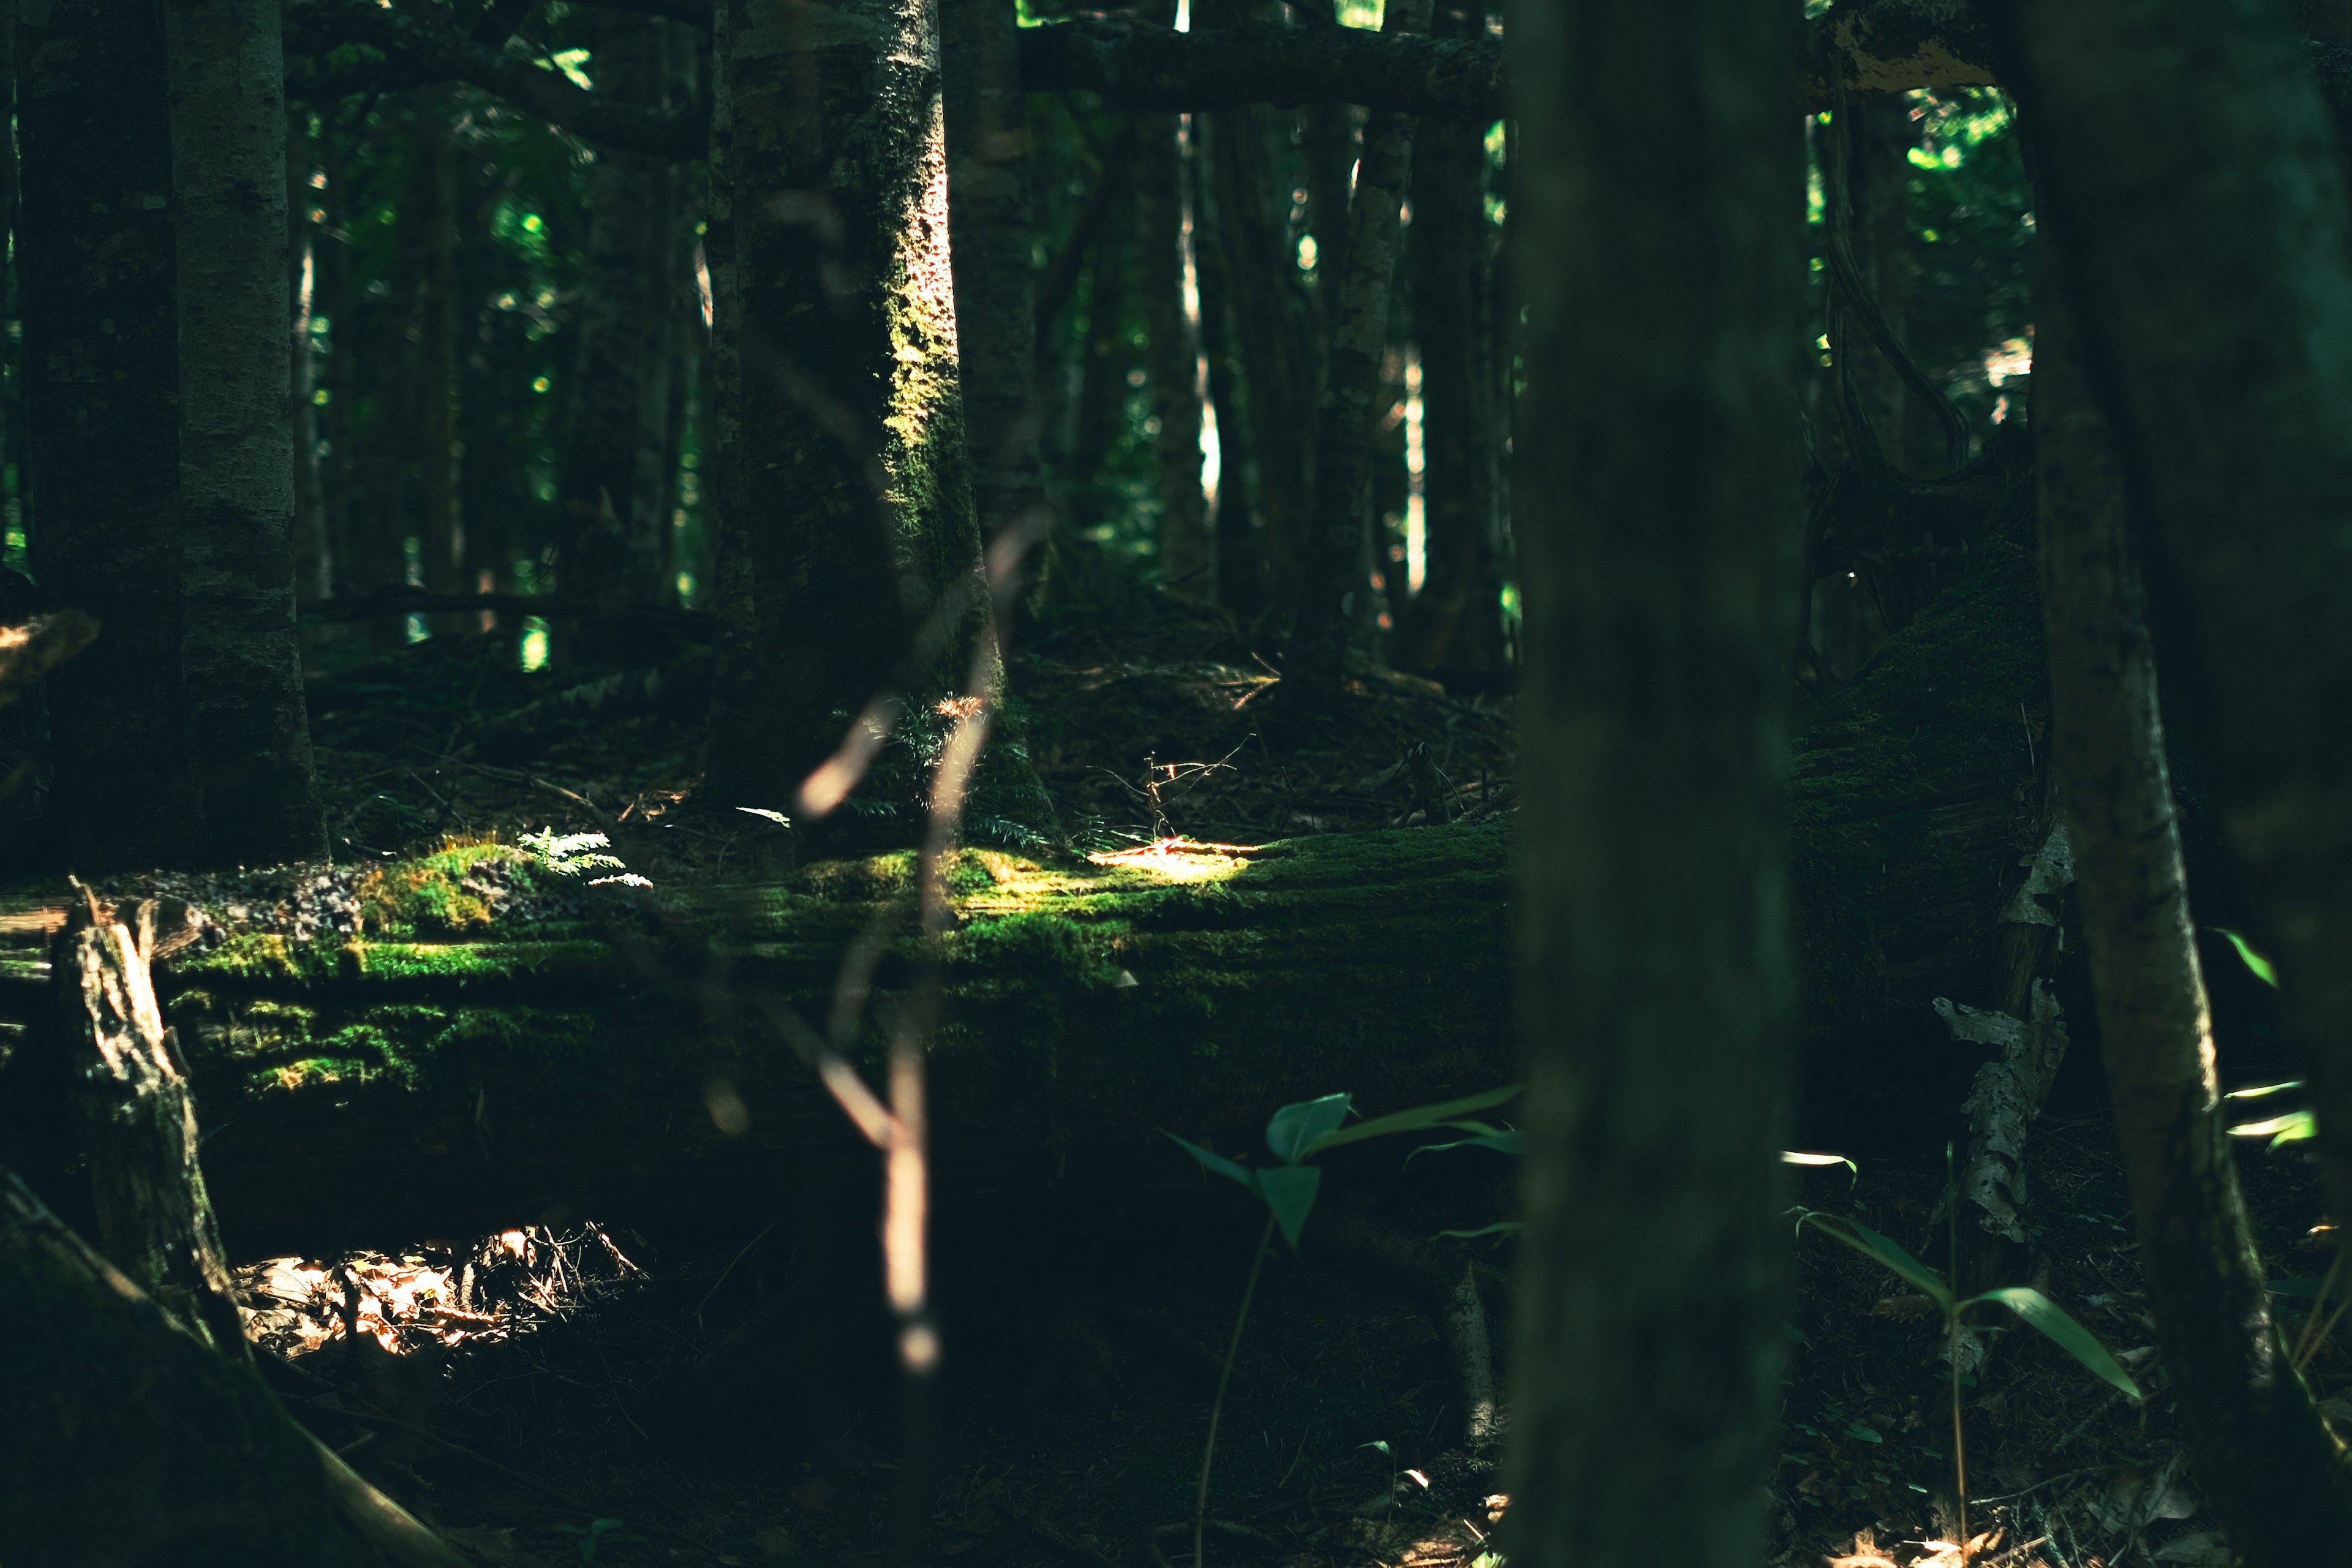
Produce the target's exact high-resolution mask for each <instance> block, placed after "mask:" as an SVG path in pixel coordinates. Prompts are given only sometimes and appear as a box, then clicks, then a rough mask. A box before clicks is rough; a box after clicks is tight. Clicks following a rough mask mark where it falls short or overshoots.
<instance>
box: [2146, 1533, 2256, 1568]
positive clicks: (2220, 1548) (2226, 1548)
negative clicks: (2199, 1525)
mask: <svg viewBox="0 0 2352 1568" xmlns="http://www.w3.org/2000/svg"><path fill="white" fill-rule="evenodd" d="M2156 1560H2157V1561H2158V1563H2179V1564H2180V1565H2181V1568H2230V1565H2231V1563H2235V1562H2237V1560H2238V1554H2237V1553H2236V1552H2232V1551H2231V1550H2230V1543H2229V1542H2226V1541H2224V1540H2222V1539H2221V1532H2220V1531H2211V1530H2200V1531H2198V1532H2197V1533H2196V1534H2194V1535H2184V1536H2182V1537H2181V1538H2180V1539H2179V1540H2178V1541H2173V1542H2166V1543H2165V1544H2164V1545H2162V1546H2160V1547H2158V1548H2157V1552H2156Z"/></svg>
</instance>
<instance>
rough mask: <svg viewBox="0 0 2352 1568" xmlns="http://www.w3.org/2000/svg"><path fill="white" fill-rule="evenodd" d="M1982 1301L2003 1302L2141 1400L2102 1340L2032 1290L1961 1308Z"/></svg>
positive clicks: (2013, 1290)
mask: <svg viewBox="0 0 2352 1568" xmlns="http://www.w3.org/2000/svg"><path fill="white" fill-rule="evenodd" d="M1979 1301H1998V1302H2000V1304H2001V1305H2002V1306H2004V1307H2007V1308H2008V1309H2009V1310H2011V1311H2012V1312H2015V1313H2016V1314H2017V1315H2018V1316H2019V1317H2021V1318H2022V1319H2024V1320H2025V1321H2027V1322H2029V1323H2031V1324H2032V1325H2033V1326H2034V1327H2035V1328H2037V1329H2040V1330H2041V1331H2042V1332H2043V1333H2045V1334H2047V1335H2049V1336H2050V1338H2051V1340H2052V1341H2053V1342H2055V1343H2056V1344H2057V1346H2058V1348H2059V1349H2060V1350H2063V1351H2064V1352H2066V1353H2067V1354H2068V1355H2071V1356H2073V1357H2074V1359H2075V1360H2076V1361H2078V1362H2081V1363H2083V1364H2084V1366H2086V1367H2088V1368H2090V1369H2091V1371H2093V1372H2095V1373H2098V1374H2099V1375H2100V1376H2101V1377H2104V1378H2105V1379H2106V1380H2107V1381H2108V1382H2109V1383H2112V1384H2115V1385H2116V1387H2117V1388H2120V1389H2122V1390H2123V1391H2124V1392H2125V1393H2126V1394H2129V1395H2130V1396H2131V1397H2132V1399H2133V1400H2134V1401H2135V1402H2137V1400H2138V1399H2139V1398H2140V1392H2139V1384H2137V1383H2134V1382H2133V1381H2132V1378H2131V1373H2127V1372H2126V1371H2125V1370H2124V1368H2123V1363H2121V1362H2119V1361H2117V1360H2116V1358H2115V1357H2114V1356H2112V1355H2110V1354H2108V1353H2107V1347H2106V1346H2105V1345H2103V1344H2101V1343H2100V1342H2099V1336H2098V1335H2096V1334H2095V1333H2093V1332H2091V1331H2090V1330H2088V1329H2086V1328H2084V1326H2083V1325H2082V1324H2080V1323H2078V1322H2076V1321H2074V1317H2073V1315H2072V1314H2070V1313H2069V1312H2068V1311H2067V1310H2066V1309H2065V1308H2063V1307H2061V1306H2060V1305H2059V1304H2058V1303H2057V1302H2055V1301H2053V1300H2051V1299H2050V1298H2049V1297H2047V1296H2044V1295H2043V1294H2042V1292H2041V1291H2039V1290H2036V1289H2033V1288H2032V1286H2030V1285H2007V1286H2003V1287H2002V1288H2001V1289H1998V1290H1988V1291H1986V1292H1985V1293H1984V1294H1983V1295H1981V1296H1971V1297H1969V1300H1967V1301H1964V1302H1962V1303H1961V1305H1963V1306H1972V1305H1974V1304H1975V1303H1977V1302H1979Z"/></svg>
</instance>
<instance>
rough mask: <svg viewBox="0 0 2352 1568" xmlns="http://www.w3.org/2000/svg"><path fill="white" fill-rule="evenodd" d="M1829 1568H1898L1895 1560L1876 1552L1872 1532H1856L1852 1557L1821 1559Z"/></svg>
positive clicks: (1874, 1534)
mask: <svg viewBox="0 0 2352 1568" xmlns="http://www.w3.org/2000/svg"><path fill="white" fill-rule="evenodd" d="M1823 1561H1824V1562H1826V1563H1828V1564H1829V1568H1898V1564H1897V1563H1895V1560H1894V1559H1893V1558H1891V1557H1889V1556H1887V1555H1886V1554H1885V1552H1881V1551H1879V1550H1878V1536H1877V1533H1876V1532H1875V1531H1868V1530H1864V1531H1856V1532H1855V1534H1854V1538H1853V1556H1851V1557H1830V1558H1825V1559H1823Z"/></svg>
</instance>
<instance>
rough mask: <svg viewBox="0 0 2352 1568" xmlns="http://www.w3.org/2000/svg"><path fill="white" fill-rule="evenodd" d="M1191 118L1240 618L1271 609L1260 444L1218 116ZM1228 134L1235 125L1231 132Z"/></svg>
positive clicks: (1226, 540)
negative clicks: (1232, 266)
mask: <svg viewBox="0 0 2352 1568" xmlns="http://www.w3.org/2000/svg"><path fill="white" fill-rule="evenodd" d="M1229 129H1230V128H1229ZM1226 133H1228V132H1220V131H1219V130H1218V129H1217V125H1216V117H1215V116H1214V115H1208V114H1196V115H1193V116H1192V142H1193V157H1192V214H1193V221H1194V222H1195V224H1196V225H1197V226H1198V227H1197V232H1196V235H1195V239H1196V241H1197V243H1195V245H1194V246H1193V247H1192V256H1193V260H1194V262H1195V264H1196V265H1197V266H1198V268H1199V269H1200V275H1201V348H1202V352H1203V353H1205V354H1206V355H1207V357H1208V362H1209V399H1210V405H1211V407H1212V409H1213V411H1214V413H1215V415H1216V420H1217V506H1216V517H1215V527H1216V538H1215V540H1214V541H1213V546H1214V552H1215V555H1216V574H1217V589H1216V598H1217V603H1218V604H1219V605H1223V606H1224V607H1225V608H1227V609H1229V610H1232V611H1234V613H1235V614H1236V615H1241V616H1253V615H1256V614H1258V613H1259V612H1261V611H1262V610H1263V609H1264V608H1265V602H1266V601H1265V591H1266V590H1265V584H1266V581H1267V577H1266V563H1265V528H1264V526H1263V524H1264V521H1265V514H1264V510H1263V509H1262V508H1261V507H1260V506H1259V504H1258V500H1257V496H1258V485H1257V444H1256V437H1255V433H1254V432H1253V430H1252V428H1251V425H1250V420H1249V418H1248V410H1249V397H1248V392H1247V389H1246V387H1245V386H1244V376H1245V374H1246V373H1245V372H1244V369H1243V367H1242V353H1241V335H1242V334H1241V328H1240V324H1239V321H1238V319H1237V318H1236V317H1235V315H1234V302H1233V301H1234V287H1233V280H1232V279H1231V278H1230V277H1229V276H1228V274H1227V271H1226V266H1227V254H1228V246H1227V241H1226V237H1225V219H1224V216H1223V208H1222V207H1221V206H1220V205H1218V201H1217V191H1216V184H1217V182H1216V170H1217V167H1218V162H1217V154H1216V139H1217V138H1218V137H1219V136H1220V135H1223V134H1226Z"/></svg>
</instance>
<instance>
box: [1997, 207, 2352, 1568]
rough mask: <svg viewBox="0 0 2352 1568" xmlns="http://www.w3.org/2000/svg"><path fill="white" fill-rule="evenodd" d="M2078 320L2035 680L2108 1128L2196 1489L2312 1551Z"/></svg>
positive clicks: (2039, 331)
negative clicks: (2094, 1011)
mask: <svg viewBox="0 0 2352 1568" xmlns="http://www.w3.org/2000/svg"><path fill="white" fill-rule="evenodd" d="M2044 236H2045V237H2044V243H2045V245H2047V244H2048V243H2049V239H2050V231H2049V230H2046V229H2045V231H2044ZM2050 281H2051V283H2053V285H2054V284H2055V283H2056V281H2057V280H2056V279H2055V278H2052V279H2050ZM2076 333H2077V329H2076V326H2075V321H2074V309H2073V307H2072V305H2071V304H2070V303H2069V301H2068V300H2066V299H2065V297H2064V294H2063V289H2060V288H2057V287H2050V288H2045V289H2043V290H2042V299H2041V302H2040V306H2039V308H2038V310H2037V311H2036V320H2035V323H2034V344H2033V427H2034V440H2035V446H2036V451H2037V461H2038V466H2039V468H2040V470H2041V489H2042V579H2043V584H2044V592H2043V603H2044V609H2045V615H2046V617H2047V620H2048V624H2049V628H2050V694H2051V703H2052V708H2053V717H2054V719H2055V733H2054V740H2055V743H2056V746H2057V752H2058V768H2059V773H2060V777H2061V779H2062V781H2063V785H2064V790H2065V795H2066V801H2067V818H2068V822H2069V825H2070V826H2071V829H2072V835H2071V836H2072V839H2073V842H2074V864H2075V868H2076V873H2077V876H2078V878H2079V896H2080V900H2081V903H2082V909H2083V918H2084V926H2085V928H2086V931H2087V933H2088V935H2089V938H2090V950H2091V952H2090V956H2091V983H2092V986H2093V988H2094V991H2095V994H2096V996H2097V999H2098V1008H2099V1024H2100V1028H2101V1031H2102V1033H2103V1035H2104V1037H2105V1053H2106V1069H2107V1086H2108V1091H2109V1094H2110V1096H2111V1097H2112V1100H2113V1103H2114V1106H2115V1119H2116V1142H2118V1143H2120V1144H2121V1145H2122V1147H2123V1155H2124V1169H2125V1173H2126V1176H2127V1178H2128V1179H2129V1181H2130V1184H2131V1193H2132V1207H2133V1210H2134V1213H2135V1216H2136V1218H2137V1222H2138V1232H2139V1243H2140V1257H2141V1260H2142V1263H2143V1265H2144V1266H2145V1268H2147V1279H2148V1290H2149V1294H2150V1296H2151V1297H2152V1299H2153V1300H2154V1303H2155V1306H2156V1318H2157V1329H2158V1337H2159V1338H2160V1339H2161V1341H2162V1342H2163V1348H2164V1363H2165V1367H2166V1370H2167V1371H2168V1372H2169V1373H2170V1374H2171V1378H2172V1384H2173V1386H2174V1387H2175V1388H2176V1389H2178V1390H2179V1397H2180V1401H2181V1405H2182V1415H2183V1417H2184V1420H2183V1423H2182V1430H2183V1432H2184V1433H2185V1434H2186V1437H2187V1442H2188V1446H2189V1458H2190V1464H2191V1467H2192V1469H2193V1472H2194V1474H2195V1475H2196V1478H2197V1481H2198V1489H2199V1491H2200V1495H2201V1496H2203V1497H2204V1498H2205V1500H2207V1501H2208V1503H2209V1504H2210V1506H2211V1507H2212V1509H2213V1510H2214V1512H2215V1514H2216V1516H2217V1517H2218V1518H2219V1519H2220V1520H2221V1522H2222V1524H2223V1525H2224V1526H2225V1527H2226V1528H2227V1530H2228V1531H2229V1534H2230V1541H2231V1545H2233V1546H2235V1547H2236V1548H2237V1549H2238V1551H2239V1552H2241V1553H2242V1554H2243V1556H2244V1557H2245V1560H2246V1561H2247V1563H2250V1564H2252V1565H2253V1568H2270V1565H2272V1564H2286V1563H2309V1562H2314V1561H2317V1560H2319V1559H2322V1558H2325V1557H2326V1556H2328V1555H2329V1554H2330V1553H2331V1552H2335V1551H2336V1550H2339V1549H2340V1544H2341V1542H2343V1541H2344V1540H2345V1538H2346V1535H2347V1531H2352V1468H2347V1463H2346V1460H2345V1457H2344V1454H2343V1452H2342V1449H2341V1447H2339V1445H2338V1444H2337V1443H2336V1440H2335V1438H2334V1437H2332V1436H2330V1435H2329V1433H2328V1430H2327V1427H2326V1425H2325V1424H2324V1423H2323V1422H2322V1421H2321V1419H2320V1417H2319V1415H2318V1413H2317V1412H2316V1411H2315V1410H2314V1409H2313V1408H2312V1405H2311V1398H2310V1394H2309V1393H2308V1392H2307V1391H2306V1390H2305V1386H2304V1383H2303V1380H2302V1378H2300V1377H2299V1376H2297V1375H2296V1374H2295V1373H2294V1369H2293V1367H2292V1366H2291V1364H2290V1363H2289V1362H2288V1359H2287V1353H2286V1351H2285V1349H2284V1346H2283V1345H2281V1343H2280V1342H2279V1338H2278V1334H2277V1331H2276V1329H2275V1328H2274V1327H2273V1323H2272V1321H2271V1313H2270V1297H2269V1293H2268V1290H2267V1288H2266V1282H2265V1279H2264V1277H2263V1268H2262V1263H2261V1260H2260V1259H2259V1258H2257V1257H2256V1256H2255V1255H2254V1246H2253V1241H2252V1236H2251V1234H2250V1232H2249V1230H2248V1226H2247V1222H2246V1211H2245V1203H2244V1200H2243V1198H2242V1196H2241V1194H2240V1193H2239V1189H2238V1175H2237V1167H2236V1165H2235V1163H2233V1161H2232V1159H2231V1153H2230V1147H2229V1144H2230V1140H2229V1136H2228V1134H2227V1132H2226V1131H2224V1129H2223V1127H2222V1122H2221V1085H2220V1082H2219V1080H2218V1079H2217V1078H2216V1076H2215V1073H2214V1064H2213V1036H2212V1028H2211V1019H2210V1015H2209V1014H2208V1012H2207V1010H2206V1002H2205V982H2204V976H2203V974H2202V973H2200V970H2199V967H2198V961H2197V944H2196V937H2195V930H2194V927H2193V925H2192V923H2191V921H2190V916H2189V892H2188V881H2187V878H2186V876H2185V874H2184V872H2183V870H2182V866H2181V857H2180V834H2179V825H2178V823H2177V821H2176V820H2175V816H2174V810H2173V804H2172V784H2171V780H2170V778H2169V777H2168V772H2167V769H2166V766H2165V750H2164V723H2163V719H2162V717H2161V715H2160V713H2159V711H2158V703H2157V673H2156V660H2155V656H2154V653H2153V650H2152V647H2151V643H2150V640H2149V637H2148V630H2147V619H2146V616H2145V611H2144V605H2143V598H2142V594H2141V589H2140V584H2139V578H2138V573H2137V566H2136V563H2134V560H2133V555H2132V543H2131V529H2130V523H2129V516H2128V510H2129V509H2128V506H2127V503H2126V498H2125V484H2124V477H2123V472H2122V468H2121V466H2120V465H2119V463H2118V461H2117V458H2116V451H2115V446H2114V438H2113V436H2112V434H2111V433H2110V430H2109V427H2108V425H2107V421H2106V419H2105V416H2103V415H2102V414H2101V412H2100V411H2099V408H2098V405H2097V400H2096V398H2095V395H2094V393H2093V390H2092V387H2091V384H2090V381H2089V377H2088V375H2087V374H2086V373H2085V367H2084V363H2083V349H2082V344H2081V342H2080V341H2079V339H2078V337H2077V335H2076Z"/></svg>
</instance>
